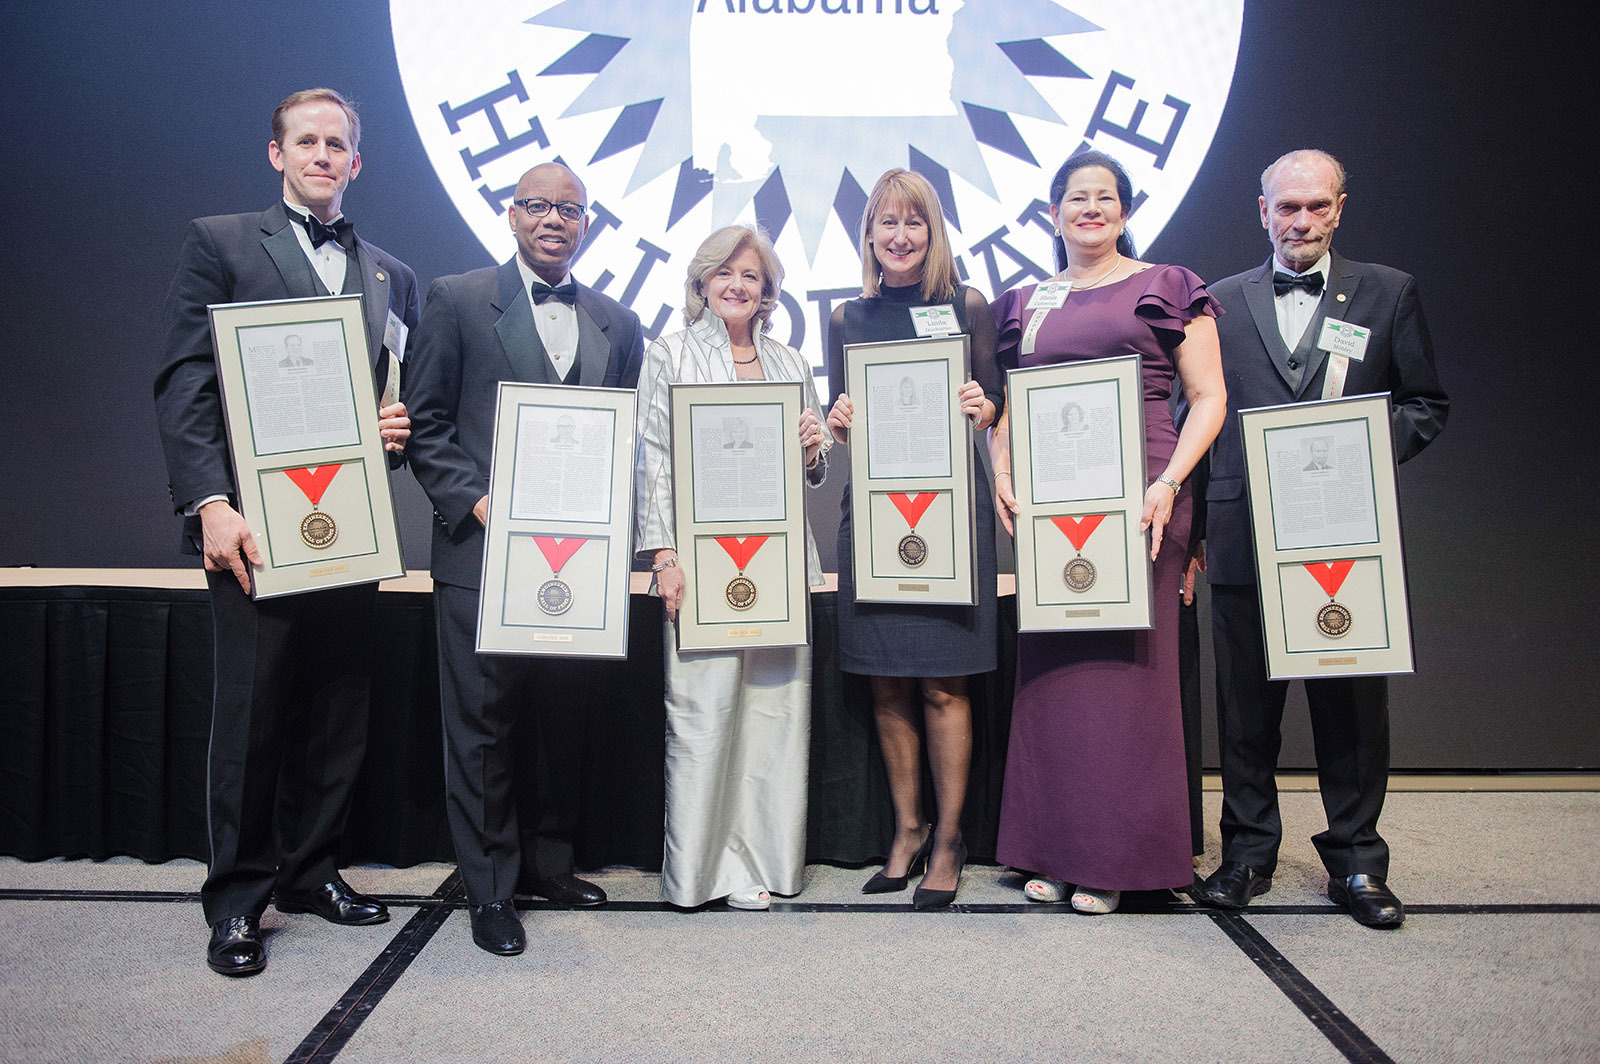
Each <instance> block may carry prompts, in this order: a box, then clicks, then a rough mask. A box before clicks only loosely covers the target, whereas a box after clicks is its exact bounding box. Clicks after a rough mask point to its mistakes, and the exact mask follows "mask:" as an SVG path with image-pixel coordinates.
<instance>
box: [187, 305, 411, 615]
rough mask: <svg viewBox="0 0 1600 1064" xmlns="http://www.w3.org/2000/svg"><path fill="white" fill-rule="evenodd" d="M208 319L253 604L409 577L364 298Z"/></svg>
mask: <svg viewBox="0 0 1600 1064" xmlns="http://www.w3.org/2000/svg"><path fill="white" fill-rule="evenodd" d="M209 311H210V315H211V337H212V346H213V349H214V350H215V352H216V357H217V381H218V384H219V386H220V387H221V390H222V405H223V412H224V420H225V423H226V425H227V429H228V445H229V448H230V450H231V452H232V456H233V468H234V476H235V478H236V480H237V483H238V486H239V498H238V504H239V513H240V515H241V516H243V517H244V519H245V522H246V523H247V524H249V526H250V532H251V534H252V535H253V536H254V537H255V540H256V545H257V546H258V547H259V548H260V549H261V553H262V557H263V559H264V561H263V564H261V565H259V566H252V567H251V570H252V571H251V585H252V588H253V593H254V597H256V598H258V599H266V598H274V597H276V596H279V595H293V594H297V593H300V592H305V591H316V590H319V589H322V588H330V587H343V586H345V585H348V584H364V583H369V582H371V581H374V580H387V579H389V578H391V577H397V576H403V575H405V568H404V566H403V564H402V561H401V556H400V533H399V531H398V528H397V526H396V523H395V510H394V498H393V495H392V494H391V492H390V490H389V461H388V458H387V456H386V455H385V453H384V449H383V439H382V437H381V436H380V435H379V432H378V405H377V397H376V396H375V395H374V386H373V380H372V367H371V362H370V360H369V358H368V351H367V332H366V323H365V322H364V321H363V319H362V314H361V297H360V296H359V295H348V296H327V297H320V298H314V299H285V300H273V301H270V302H261V303H219V304H216V305H213V306H211V307H210V308H209Z"/></svg>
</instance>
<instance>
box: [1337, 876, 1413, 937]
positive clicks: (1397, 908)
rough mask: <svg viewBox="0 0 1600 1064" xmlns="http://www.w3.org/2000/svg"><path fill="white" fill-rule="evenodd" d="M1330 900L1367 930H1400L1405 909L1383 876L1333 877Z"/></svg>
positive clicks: (1404, 917) (1404, 916) (1403, 920)
mask: <svg viewBox="0 0 1600 1064" xmlns="http://www.w3.org/2000/svg"><path fill="white" fill-rule="evenodd" d="M1328 898H1329V900H1330V901H1332V902H1333V903H1334V904H1335V905H1337V906H1339V908H1341V909H1344V910H1345V911H1347V912H1348V913H1349V914H1350V915H1351V916H1353V917H1355V920H1356V923H1358V924H1366V925H1367V926H1368V927H1399V926H1400V925H1401V924H1402V923H1404V922H1405V919H1406V910H1405V907H1404V906H1403V905H1401V904H1400V899H1399V898H1397V897H1395V896H1394V891H1392V890H1390V889H1389V885H1388V884H1387V883H1385V882H1384V881H1383V877H1382V876H1369V875H1354V876H1334V877H1332V878H1330V879H1329V880H1328Z"/></svg>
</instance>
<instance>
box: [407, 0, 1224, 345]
mask: <svg viewBox="0 0 1600 1064" xmlns="http://www.w3.org/2000/svg"><path fill="white" fill-rule="evenodd" d="M390 17H391V23H392V25H393V30H394V42H395V55H396V59H397V61H398V63H399V68H400V76H401V80H402V82H403V84H404V87H405V93H406V98H407V101H408V104H409V106H410V109H411V114H412V118H413V121H414V122H415V124H416V128H417V132H418V134H419V136H420V137H421V139H422V142H423V145H424V146H425V148H426V150H427V153H428V156H429V159H430V161H431V162H432V164H433V167H434V170H435V172H436V173H437V174H438V176H439V179H440V181H441V182H442V183H443V185H444V187H445V189H446V190H447V191H448V193H449V195H450V197H451V199H452V201H453V202H454V203H455V205H456V208H457V210H459V211H460V213H461V217H462V219H463V220H464V221H465V222H466V224H467V225H468V226H469V227H470V228H471V229H472V231H473V233H474V234H475V235H476V236H477V238H478V240H479V241H480V243H482V245H483V246H484V248H485V249H486V250H487V251H488V252H489V254H490V255H491V256H492V257H493V258H494V259H495V260H496V261H504V260H505V259H507V258H509V257H510V256H511V254H512V253H513V252H514V250H515V245H514V243H513V240H512V236H511V233H510V232H509V229H508V227H507V225H506V222H505V211H506V209H507V207H508V205H509V203H510V200H511V197H512V193H513V189H514V187H515V184H516V181H517V178H518V177H519V176H520V175H521V174H522V173H523V171H525V170H527V169H528V168H529V167H530V166H533V165H535V164H536V163H539V162H544V161H546V160H551V159H559V160H561V161H563V162H565V163H567V164H568V165H569V166H571V167H573V169H575V170H576V171H577V172H578V173H579V174H580V176H582V178H583V179H584V182H585V184H586V185H587V187H588V191H589V200H590V226H589V235H588V239H587V241H586V243H585V245H584V248H583V250H582V252H581V254H580V257H579V260H578V262H577V264H576V265H575V266H574V273H575V274H576V275H577V277H578V279H579V280H580V281H582V282H583V283H585V284H589V285H591V286H593V287H595V288H598V289H600V290H602V291H604V292H606V293H607V294H608V295H610V296H612V297H614V298H616V299H618V300H620V301H621V302H623V303H624V304H626V305H628V306H629V307H631V308H632V309H633V310H634V311H635V312H636V313H638V315H639V317H640V318H641V320H642V321H643V323H644V327H645V330H646V333H647V334H648V335H649V336H650V337H652V338H653V337H655V336H656V335H658V334H660V333H661V332H669V331H672V330H673V329H677V328H679V327H680V326H681V323H682V316H681V313H680V308H681V306H682V302H683V280H684V273H685V269H686V266H687V263H688V260H689V258H690V257H691V256H692V255H693V253H694V250H695V248H696V247H698V246H699V244H700V242H701V241H702V240H703V239H704V238H705V237H706V235H707V234H708V233H710V232H711V231H712V230H713V229H715V228H716V227H718V226H721V225H726V224H729V223H731V222H752V221H755V222H759V223H760V224H761V225H762V226H764V227H765V228H766V229H767V231H768V232H769V233H770V234H771V235H772V237H773V240H774V242H775V243H776V245H777V249H778V254H779V256H780V257H781V258H782V260H783V264H784V268H785V270H786V272H787V277H786V278H785V282H784V293H783V296H782V299H781V301H780V303H781V305H780V307H779V308H778V309H777V310H776V311H775V312H774V315H773V335H774V336H776V337H777V338H778V339H780V340H784V341H786V342H788V343H790V344H792V345H793V346H795V347H798V348H801V349H802V350H803V351H805V352H806V353H807V355H808V356H809V357H810V358H811V360H812V362H813V363H815V364H820V362H821V357H822V328H821V325H822V322H824V321H825V320H826V318H827V316H828V314H829V313H830V312H831V309H832V307H833V306H835V305H836V304H837V303H838V302H839V301H840V300H843V299H849V298H851V297H853V296H854V295H856V294H858V293H859V290H860V285H861V267H860V260H859V258H858V257H857V254H856V234H857V232H858V227H859V225H860V218H861V211H862V208H863V207H864V206H865V204H866V200H867V193H868V191H869V190H870V189H871V187H872V184H873V182H874V181H876V180H877V177H878V175H879V174H881V173H882V172H883V171H884V170H887V169H889V168H890V167H894V166H906V167H909V168H910V169H913V170H916V171H918V172H919V173H921V174H923V175H924V176H925V177H927V178H928V179H929V181H930V182H932V184H933V186H934V188H935V189H937V190H938V192H939V196H940V200H941V201H942V204H943V207H944V213H945V221H946V223H947V225H948V226H949V229H950V237H951V242H952V245H953V247H954V249H955V251H956V254H957V257H958V263H959V266H960V268H961V271H962V273H963V274H964V275H965V276H966V277H967V278H968V279H969V280H970V281H971V282H972V283H973V284H975V285H976V286H977V287H978V288H979V289H981V290H982V291H983V292H984V293H985V294H986V295H988V296H990V297H993V296H996V295H998V294H999V293H1000V292H1003V291H1005V290H1006V289H1008V288H1011V287H1014V286H1016V285H1019V284H1026V283H1029V282H1031V281H1036V280H1039V279H1041V278H1044V277H1048V276H1050V275H1051V274H1052V273H1053V272H1054V267H1053V265H1052V262H1051V253H1050V218H1049V213H1048V204H1047V203H1046V199H1047V198H1048V195H1049V183H1050V178H1051V176H1052V175H1053V174H1054V172H1055V169H1056V167H1057V166H1059V165H1060V163H1061V161H1062V160H1063V159H1065V158H1066V157H1067V156H1068V155H1069V154H1071V153H1072V152H1074V151H1076V150H1077V149H1078V148H1079V147H1080V146H1092V147H1095V148H1098V149H1100V150H1102V151H1106V152H1109V153H1110V154H1112V155H1114V156H1116V157H1117V158H1118V159H1119V160H1121V161H1122V163H1123V165H1124V166H1126V167H1127V169H1128V171H1129V174H1130V175H1131V176H1132V178H1133V181H1134V188H1135V203H1134V217H1133V220H1132V224H1131V229H1132V232H1133V234H1134V236H1135V238H1136V239H1137V240H1138V242H1139V246H1140V248H1141V249H1142V248H1144V247H1148V246H1149V244H1150V242H1151V241H1153V240H1154V239H1155V237H1156V236H1157V234H1159V233H1160V231H1161V229H1162V228H1163V227H1164V226H1165V225H1166V224H1167V222H1168V221H1169V220H1170V219H1171V217H1172V214H1173V212H1174V210H1175V209H1176V208H1177V206H1178V204H1179V203H1180V202H1181V201H1182V199H1183V195H1184V193H1185V192H1186V191H1187V189H1188V187H1189V183H1190V181H1192V180H1193V179H1194V176H1195V174H1196V173H1197V172H1198V170H1199V168H1200V164H1201V162H1202V161H1203V160H1204V158H1205V155H1206V151H1207V149H1208V148H1209V147H1210V144H1211V139H1212V137H1213V136H1214V135H1215V133H1216V129H1217V125H1218V122H1219V121H1220V120H1221V117H1222V111H1223V108H1224V106H1225V104H1226V102H1227V95H1228V89H1229V86H1230V84H1231V83H1232V80H1233V67H1234V61H1235V58H1236V56H1237V52H1238V46H1239V31H1240V26H1241V21H1242V18H1243V0H1212V2H1202V0H1196V2H1192V3H1187V4H1172V3H1169V2H1166V0H1086V2H1076V0H1061V2H1059V3H1058V2H1054V0H965V2H964V3H963V2H961V0H558V2H554V3H539V2H538V0H524V2H518V0H458V2H457V3H455V4H451V5H443V4H439V3H436V2H435V0H392V2H391V4H390Z"/></svg>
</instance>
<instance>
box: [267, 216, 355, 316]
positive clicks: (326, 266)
mask: <svg viewBox="0 0 1600 1064" xmlns="http://www.w3.org/2000/svg"><path fill="white" fill-rule="evenodd" d="M283 209H284V210H286V211H288V212H289V215H290V218H289V225H290V228H292V229H293V230H294V235H295V236H296V237H297V238H298V239H299V241H300V250H301V251H304V252H305V253H306V258H307V259H310V260H311V268H312V269H313V270H316V271H317V276H318V277H320V278H322V283H323V285H324V286H326V287H327V289H328V292H329V294H331V295H336V296H337V295H343V294H344V271H345V265H346V263H345V257H346V256H345V250H344V248H342V247H340V246H339V242H338V241H337V240H324V241H323V242H322V246H321V247H320V248H314V247H312V246H311V234H310V233H308V232H306V225H305V223H304V222H300V221H296V220H295V218H296V216H298V217H300V218H309V217H311V212H310V211H308V210H306V209H305V208H304V207H302V206H300V205H299V204H298V203H290V202H289V201H288V200H284V201H283ZM343 217H344V215H343V214H342V213H341V214H337V215H334V218H333V221H335V222H337V221H338V220H339V219H340V218H343ZM329 224H332V223H329Z"/></svg>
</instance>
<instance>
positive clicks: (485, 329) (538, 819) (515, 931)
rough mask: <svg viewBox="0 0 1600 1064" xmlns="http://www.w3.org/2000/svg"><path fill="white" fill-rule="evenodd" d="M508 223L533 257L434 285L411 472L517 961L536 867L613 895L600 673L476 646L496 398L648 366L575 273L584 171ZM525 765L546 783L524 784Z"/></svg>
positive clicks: (568, 893)
mask: <svg viewBox="0 0 1600 1064" xmlns="http://www.w3.org/2000/svg"><path fill="white" fill-rule="evenodd" d="M508 218H509V221H510V224H511V231H512V233H514V234H515V236H516V241H517V254H516V255H514V256H513V257H512V258H511V259H509V260H508V261H506V262H505V263H503V264H501V265H500V266H496V267H486V268H484V269H480V270H473V271H472V272H471V273H465V274H461V275H459V276H455V277H441V278H439V279H438V280H437V281H435V282H434V284H433V287H432V289H431V290H430V291H429V293H428V301H427V305H426V306H425V307H424V309H423V313H422V324H421V326H420V327H419V328H418V330H417V343H416V354H415V355H414V357H413V359H412V364H411V366H410V371H409V374H408V376H407V384H406V391H405V398H406V402H407V405H408V406H409V407H410V409H411V411H412V417H413V425H414V428H413V435H412V440H411V451H410V457H411V468H412V471H413V472H414V473H415V474H416V476H417V480H418V482H419V483H421V485H422V487H423V489H424V490H425V491H426V492H427V493H428V497H429V498H430V499H431V500H432V501H433V509H434V527H433V581H434V596H433V601H434V612H435V617H436V622H437V629H438V641H439V686H440V695H439V701H440V707H441V709H442V711H443V714H444V734H445V807H446V812H447V814H448V817H449V821H450V834H451V838H452V839H453V840H454V842H455V849H456V862H457V864H458V865H459V866H460V869H461V879H462V882H463V884H464V885H465V887H466V892H467V902H468V904H469V909H468V912H469V915H470V916H471V920H472V939H473V941H474V942H475V943H477V944H478V945H479V946H480V947H482V948H483V949H485V950H488V951H489V952H490V953H496V954H500V955H502V956H510V955H512V954H516V953H520V952H522V950H523V948H524V945H525V941H526V939H525V936H524V933H523V928H522V922H521V920H520V919H519V918H518V916H517V911H516V906H515V903H514V899H513V897H512V895H513V893H514V891H515V890H516V888H517V884H518V880H519V878H520V877H521V875H522V873H523V872H524V871H526V872H527V873H528V874H529V876H530V877H531V884H530V887H531V890H532V892H533V893H535V894H539V895H542V896H543V897H546V898H550V899H552V900H554V901H559V902H562V903H564V904H567V905H577V906H593V905H602V904H604V903H605V900H606V896H605V892H604V891H602V890H601V889H600V888H599V887H598V886H596V885H594V884H593V883H588V882H585V881H584V880H581V879H579V878H577V877H576V876H574V875H573V874H572V859H573V853H572V843H573V833H574V831H575V828H576V825H577V820H578V800H579V789H580V781H579V779H578V773H577V768H578V765H579V763H580V761H581V755H582V724H583V721H582V717H583V697H582V690H581V688H582V687H583V686H584V685H583V683H582V682H581V677H582V676H583V675H584V674H585V672H586V670H585V668H584V664H585V663H580V662H572V661H563V660H559V659H537V658H529V657H521V656H512V655H480V654H478V653H476V652H475V650H474V647H475V645H476V633H477V627H478V591H479V584H480V579H481V571H482V566H483V543H484V532H483V527H484V521H485V520H486V518H487V515H488V506H489V461H490V457H491V451H492V444H493V427H494V426H493V423H494V411H495V402H496V394H497V393H496V389H497V387H498V385H499V383H500V382H501V381H506V380H510V381H524V382H529V383H536V384H568V385H583V386H587V387H608V388H632V387H634V386H635V385H637V383H638V380H639V369H640V365H641V363H642V362H643V359H644V335H643V331H642V329H641V328H640V325H639V318H638V316H637V315H635V314H634V313H633V312H632V311H630V310H628V309H627V308H625V307H623V306H622V305H621V304H620V303H618V302H616V300H613V299H610V298H608V297H606V296H604V295H602V294H600V293H599V292H596V291H594V290H593V289H591V288H586V287H583V286H581V285H578V284H576V283H575V282H574V281H573V280H572V274H571V266H572V260H573V259H574V258H576V256H577V254H578V249H579V248H580V247H581V246H582V243H583V236H584V233H585V232H586V231H587V229H588V224H589V222H588V199H587V197H586V194H585V192H584V187H583V182H581V181H579V180H578V177H577V175H576V174H574V173H573V172H572V171H571V170H569V169H567V167H565V166H563V165H561V164H560V163H545V164H543V165H541V166H536V167H534V168H533V169H532V170H529V171H528V172H527V173H525V174H523V175H522V179H521V180H520V181H519V182H518V183H517V190H516V194H515V199H514V200H513V202H512V205H511V210H510V213H509V216H508ZM514 743H515V746H514V745H513V744H514ZM519 762H520V763H530V762H531V763H533V764H534V766H535V771H534V772H533V775H534V777H535V778H534V779H532V780H527V779H524V780H521V781H517V780H516V779H515V778H514V777H515V774H516V773H515V766H516V764H517V763H519Z"/></svg>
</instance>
